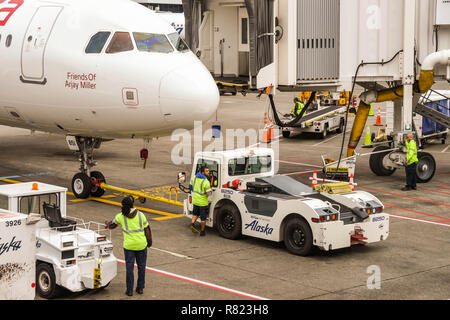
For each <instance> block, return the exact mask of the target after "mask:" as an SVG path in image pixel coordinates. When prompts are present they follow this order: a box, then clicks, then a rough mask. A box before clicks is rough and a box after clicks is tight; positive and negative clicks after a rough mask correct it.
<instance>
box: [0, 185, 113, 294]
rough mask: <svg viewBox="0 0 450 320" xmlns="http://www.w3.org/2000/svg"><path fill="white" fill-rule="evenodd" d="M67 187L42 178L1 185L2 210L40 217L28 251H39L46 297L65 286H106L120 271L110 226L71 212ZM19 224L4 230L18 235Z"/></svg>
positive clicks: (39, 283) (39, 284)
mask: <svg viewBox="0 0 450 320" xmlns="http://www.w3.org/2000/svg"><path fill="white" fill-rule="evenodd" d="M66 192H67V189H66V188H63V187H58V186H53V185H49V184H45V183H40V182H26V183H18V184H9V185H2V186H0V207H1V208H2V209H7V210H9V211H10V212H12V213H16V214H19V215H20V216H24V215H25V216H28V217H29V218H33V219H34V220H35V221H37V222H36V224H35V235H36V236H35V238H33V239H35V241H34V242H33V245H34V244H35V247H36V248H35V251H34V250H33V251H30V252H32V253H33V252H35V256H34V257H33V263H35V264H36V265H35V267H36V273H35V275H36V278H35V281H36V291H37V293H38V294H39V295H40V296H41V297H43V298H53V297H56V296H57V295H58V294H59V292H60V290H59V289H60V288H61V287H63V288H66V289H68V290H70V291H72V292H79V291H83V290H85V289H97V288H104V287H106V286H108V284H109V283H110V281H111V280H112V279H114V277H115V276H116V274H117V260H116V258H115V256H114V255H113V245H112V243H111V241H110V238H111V234H110V231H109V230H106V229H104V225H103V224H101V223H97V222H84V221H83V220H81V219H79V218H73V217H70V218H69V217H67V216H66ZM8 221H10V220H8ZM6 223H8V222H6ZM9 224H11V222H9ZM21 224H23V223H21ZM16 225H17V226H16ZM16 225H14V224H13V225H12V226H11V227H9V228H6V229H8V232H10V233H12V234H13V235H14V232H16V233H17V234H18V232H19V226H20V224H19V223H18V222H17V223H16ZM14 228H16V229H17V231H14ZM2 230H3V229H1V228H0V232H2ZM33 234H34V230H33ZM31 236H33V235H32V234H31ZM3 237H4V235H3V232H2V234H0V238H3ZM17 238H19V237H17ZM30 242H31V241H30ZM22 244H23V245H25V243H24V242H23V243H22ZM16 247H17V246H16ZM11 251H12V250H11ZM17 252H19V251H17ZM19 258H20V257H19ZM19 258H18V259H19ZM10 263H14V261H12V262H10ZM33 270H34V268H33ZM11 288H12V289H11V290H16V288H15V287H14V288H13V287H11ZM33 291H34V290H33Z"/></svg>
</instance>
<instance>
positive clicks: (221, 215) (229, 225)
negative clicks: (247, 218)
mask: <svg viewBox="0 0 450 320" xmlns="http://www.w3.org/2000/svg"><path fill="white" fill-rule="evenodd" d="M216 219H217V231H219V234H220V235H221V236H222V237H224V238H226V239H231V240H235V239H238V238H239V237H240V236H241V230H242V221H241V216H240V214H239V211H238V210H237V209H236V207H234V206H233V205H230V204H225V205H223V206H222V207H221V208H220V209H219V211H218V212H217V217H216Z"/></svg>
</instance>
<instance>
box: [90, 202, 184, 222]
mask: <svg viewBox="0 0 450 320" xmlns="http://www.w3.org/2000/svg"><path fill="white" fill-rule="evenodd" d="M90 199H91V200H92V201H98V202H102V203H106V204H111V205H113V206H117V207H122V204H121V203H120V202H117V201H111V200H106V199H103V198H90ZM135 208H136V209H138V210H140V211H144V212H149V213H155V214H160V215H163V216H164V218H165V219H159V218H152V220H166V219H175V218H180V217H181V216H183V215H182V214H181V215H180V214H175V213H170V212H164V211H159V210H154V209H148V208H143V207H135Z"/></svg>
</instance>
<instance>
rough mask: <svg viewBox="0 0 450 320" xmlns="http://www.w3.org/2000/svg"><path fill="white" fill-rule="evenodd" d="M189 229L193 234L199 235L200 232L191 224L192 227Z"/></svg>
mask: <svg viewBox="0 0 450 320" xmlns="http://www.w3.org/2000/svg"><path fill="white" fill-rule="evenodd" d="M189 229H191V231H192V232H193V233H198V230H197V229H196V228H195V227H194V224H191V225H190V226H189Z"/></svg>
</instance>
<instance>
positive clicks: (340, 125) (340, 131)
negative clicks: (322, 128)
mask: <svg viewBox="0 0 450 320" xmlns="http://www.w3.org/2000/svg"><path fill="white" fill-rule="evenodd" d="M344 127H345V120H344V119H341V123H339V128H337V130H336V133H342V132H344Z"/></svg>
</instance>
